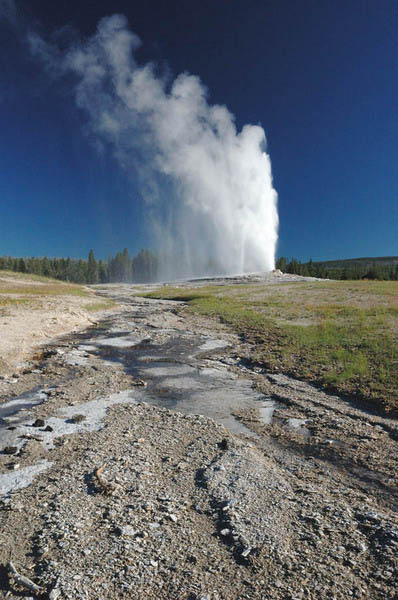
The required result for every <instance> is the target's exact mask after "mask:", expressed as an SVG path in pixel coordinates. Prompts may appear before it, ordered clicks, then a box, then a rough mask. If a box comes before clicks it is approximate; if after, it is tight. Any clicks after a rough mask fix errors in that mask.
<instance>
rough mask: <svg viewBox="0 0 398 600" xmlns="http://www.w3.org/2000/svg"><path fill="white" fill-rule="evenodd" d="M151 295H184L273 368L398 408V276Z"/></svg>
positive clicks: (179, 290) (176, 290) (164, 290)
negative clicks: (225, 325) (377, 279)
mask: <svg viewBox="0 0 398 600" xmlns="http://www.w3.org/2000/svg"><path fill="white" fill-rule="evenodd" d="M147 295H148V296H152V297H159V298H168V299H176V300H177V299H178V300H184V301H186V302H188V306H189V310H191V311H193V312H195V313H199V314H202V315H206V316H210V317H214V318H216V319H219V320H220V321H222V322H223V323H226V324H228V325H230V326H231V327H232V328H233V329H234V330H235V331H236V332H237V333H239V334H240V335H241V336H242V338H243V339H244V340H246V341H248V342H250V343H251V344H252V348H253V351H252V356H251V358H252V360H253V362H255V363H257V364H260V365H263V366H265V367H266V368H267V369H269V370H270V371H281V372H284V373H288V374H291V375H293V376H295V377H297V378H299V379H305V380H308V381H312V382H315V383H318V384H321V385H322V386H324V387H326V388H327V389H330V390H332V391H336V392H340V393H342V392H343V393H345V394H349V395H355V396H358V397H360V398H362V399H364V400H367V401H370V402H372V403H373V404H377V405H378V406H382V407H383V408H384V409H385V410H386V411H393V412H394V413H396V414H397V415H398V282H395V281H322V282H302V283H301V282H300V283H293V284H278V285H262V284H256V285H232V286H207V287H201V288H192V289H187V288H171V287H164V288H161V289H160V290H157V291H155V292H151V293H150V294H147Z"/></svg>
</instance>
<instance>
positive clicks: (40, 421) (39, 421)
mask: <svg viewBox="0 0 398 600" xmlns="http://www.w3.org/2000/svg"><path fill="white" fill-rule="evenodd" d="M44 425H45V423H44V419H36V421H35V422H34V423H32V427H44Z"/></svg>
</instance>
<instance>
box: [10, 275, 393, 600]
mask: <svg viewBox="0 0 398 600" xmlns="http://www.w3.org/2000/svg"><path fill="white" fill-rule="evenodd" d="M100 293H101V294H102V295H105V296H107V297H109V296H110V297H112V298H114V299H115V300H116V301H117V302H118V304H119V305H120V308H119V309H118V310H117V311H114V312H113V313H112V314H109V315H108V316H106V317H105V316H102V317H101V319H99V320H100V322H99V325H98V326H93V327H91V328H90V329H89V330H87V331H82V332H81V333H77V334H72V335H68V336H64V337H62V338H59V339H58V340H56V341H54V342H53V343H51V344H48V345H46V346H45V347H44V352H43V353H42V354H41V356H40V357H39V356H38V357H37V358H36V359H32V358H31V359H30V360H29V362H28V364H25V365H24V367H23V370H22V369H21V370H19V371H18V372H16V373H13V375H16V376H7V377H5V378H4V379H3V380H2V381H1V384H2V386H3V387H2V393H3V401H4V404H3V405H2V406H0V409H1V408H2V407H4V406H7V402H8V403H9V402H10V400H12V399H13V398H16V402H21V400H20V397H21V394H23V393H24V392H27V391H29V390H32V389H35V388H39V389H40V390H42V392H41V393H42V395H43V396H42V399H44V401H43V402H41V403H40V404H38V405H37V406H34V407H33V408H30V409H29V410H28V411H27V412H25V413H23V412H22V413H18V414H17V415H14V416H9V417H6V419H8V420H6V422H5V425H6V426H7V427H8V429H7V428H6V427H4V426H3V428H2V429H0V435H2V436H3V440H2V443H1V444H0V447H1V448H2V449H3V452H2V454H0V473H1V474H0V489H2V491H3V501H2V504H1V509H2V510H0V563H1V565H2V567H1V570H0V597H2V598H19V597H27V596H32V592H31V591H29V590H28V589H26V588H21V587H19V586H18V585H17V584H16V583H15V581H13V580H12V578H10V576H9V572H8V569H7V563H8V562H9V561H10V560H11V561H12V563H13V564H14V565H15V567H16V568H17V570H18V571H19V572H20V573H21V574H23V575H25V576H26V577H28V578H30V579H31V580H32V581H34V582H35V583H36V584H37V585H38V586H40V590H41V591H40V593H39V592H38V594H37V595H38V596H40V597H42V598H57V597H58V598H70V599H72V598H73V599H80V598H81V599H86V598H87V599H90V600H91V599H95V598H101V599H102V598H109V599H116V598H143V599H145V598H148V599H155V598H156V599H161V598H164V599H169V598H170V599H172V598H175V599H177V598H178V599H192V600H193V599H196V598H197V599H200V598H201V599H203V600H204V599H205V598H207V599H209V600H217V599H225V600H227V599H238V598H242V599H243V598H251V599H268V598H269V599H278V600H282V599H291V600H293V599H295V598H297V599H299V598H300V599H301V598H311V599H318V598H322V599H323V598H330V599H332V598H336V599H339V600H340V599H341V600H343V599H346V598H351V597H352V598H363V599H365V598H366V599H373V598H380V599H382V598H383V599H384V598H385V599H387V598H388V599H393V598H396V597H397V582H398V564H397V558H396V557H397V549H398V518H397V512H396V511H397V506H398V482H397V458H396V456H397V453H396V444H397V440H398V428H397V425H396V421H394V420H392V419H387V418H385V417H382V416H379V415H377V414H369V413H368V412H366V410H365V409H364V408H363V407H361V406H359V405H357V404H355V403H353V402H351V403H349V402H348V401H346V400H342V399H340V398H338V397H333V396H330V395H326V394H325V393H323V392H322V391H321V390H318V389H316V388H314V387H311V386H309V385H307V384H305V383H302V382H299V381H296V380H292V379H289V378H287V377H284V376H282V375H275V374H274V375H268V374H267V373H263V372H259V370H258V369H254V368H251V366H250V354H251V348H250V347H249V346H247V345H245V344H243V343H242V342H241V341H240V340H239V339H238V338H237V337H236V336H234V335H232V334H231V333H230V332H229V331H228V330H227V329H226V328H225V327H224V326H222V325H219V324H215V323H212V322H209V321H206V320H204V319H201V318H199V317H197V316H193V315H191V314H188V313H187V312H186V311H185V310H184V308H183V306H182V305H181V304H179V303H172V302H165V301H149V300H143V299H138V298H135V297H134V290H133V289H132V288H129V287H128V286H119V287H116V286H107V287H106V289H103V290H102V291H101V292H100ZM56 302H58V298H57V299H56ZM56 306H57V310H58V311H59V310H60V311H61V313H62V310H63V309H62V308H61V307H62V305H61V304H56ZM20 309H21V307H18V310H20ZM48 310H49V309H48V308H47V318H49V319H51V313H49V312H48ZM26 314H27V313H24V312H16V313H13V320H14V321H18V319H19V318H21V315H23V318H25V319H26ZM18 315H19V316H18ZM58 318H60V315H58ZM90 318H92V317H90ZM95 320H98V317H97V315H95ZM25 322H26V321H25ZM80 325H83V321H82V322H81V323H80ZM14 326H15V327H17V325H16V324H14ZM75 326H77V324H76V325H72V327H75ZM20 327H21V331H23V326H20ZM64 331H65V329H64ZM33 337H34V336H33ZM32 339H33V338H31V340H32ZM110 340H111V345H107V344H109V343H110ZM214 340H218V341H220V340H225V342H226V344H228V345H227V346H224V347H222V346H221V345H219V346H218V347H217V344H214V343H213V345H212V342H214ZM34 341H36V340H34ZM203 342H204V343H203ZM112 344H113V345H112ZM197 344H199V345H200V346H199V347H201V348H202V350H201V351H200V352H197ZM205 344H207V346H205ZM203 347H205V348H207V349H204V350H203ZM162 353H163V355H164V356H165V358H164V361H163V362H161V361H160V362H159V356H161V355H162ZM145 357H147V358H145ZM138 359H139V360H138ZM25 360H26V354H25ZM167 360H168V361H169V362H168V363H167V364H166V362H167ZM151 361H152V362H151ZM141 363H142V365H143V367H142V368H141V367H139V366H138V367H137V365H139V364H141ZM133 364H134V368H132V365H133ZM148 364H152V365H153V370H152V371H151V370H150V369H147V367H148ZM164 368H167V369H169V371H168V373H169V374H168V375H167V377H164V378H160V375H159V373H160V371H159V369H164ZM137 369H138V370H137ZM140 369H141V370H140ZM142 369H143V370H142ZM145 369H147V371H145ZM156 369H158V370H157V371H156ZM173 369H174V370H173ZM197 372H198V373H199V374H201V373H202V372H203V373H206V375H207V376H208V377H210V380H211V381H212V382H213V383H212V384H211V386H210V392H211V393H210V395H211V394H213V399H214V402H218V403H220V411H221V408H222V411H225V406H224V404H225V405H228V402H229V401H231V402H232V399H233V398H232V396H233V390H234V389H237V388H239V385H242V386H243V388H242V389H246V388H244V385H246V382H247V384H248V385H249V388H253V390H254V391H255V393H256V394H260V395H261V394H262V395H263V400H264V402H265V403H266V402H269V406H270V407H271V412H272V413H273V414H272V417H273V418H272V420H271V422H270V423H268V424H267V423H265V422H264V421H265V419H264V407H266V404H264V402H262V401H254V400H253V401H250V402H249V401H248V402H247V403H246V402H245V401H244V400H242V402H241V406H240V408H239V407H236V408H235V409H234V413H235V415H236V418H237V419H238V421H239V423H241V424H242V426H245V428H247V429H245V428H243V431H244V432H245V433H247V435H244V434H242V433H241V434H239V433H238V434H233V433H231V431H230V430H229V429H227V428H225V427H224V426H223V425H222V424H220V422H216V420H215V419H214V418H209V417H208V416H203V415H196V414H194V413H195V407H192V410H191V409H190V407H189V406H188V405H187V404H186V403H185V404H184V398H185V395H187V396H188V395H189V393H192V390H190V389H189V386H191V387H195V385H197V386H199V385H200V386H202V387H200V388H198V389H199V391H200V393H201V394H202V393H205V392H204V391H203V390H205V388H206V385H207V384H203V383H202V380H201V379H200V378H199V383H198V376H197ZM142 373H146V374H147V377H146V380H144V378H143V377H141V374H142ZM151 373H152V375H150V374H151ZM156 373H157V375H156ZM194 375H195V377H194ZM178 377H179V378H180V379H178ZM190 377H191V379H189V378H190ZM211 378H213V379H211ZM210 380H209V381H210ZM221 380H222V381H223V382H225V385H226V386H230V387H228V388H225V389H228V390H229V392H228V394H229V397H228V394H226V395H227V397H226V398H223V399H222V398H221V396H220V393H219V390H220V389H222V387H220V386H221V384H220V383H218V384H217V385H218V386H219V387H216V386H215V384H214V381H217V382H219V381H221ZM145 384H147V385H145ZM178 385H180V388H181V389H182V388H183V389H185V390H186V391H185V392H184V393H183V394H180V392H181V389H179V388H178ZM223 385H224V384H223ZM173 386H174V387H173ZM184 386H185V387H184ZM249 388H248V389H249ZM231 390H232V391H231ZM198 393H199V392H196V394H198ZM159 397H160V399H162V398H163V399H164V401H165V404H164V406H165V407H163V408H162V407H159ZM195 397H196V396H195ZM206 397H207V396H206ZM175 398H178V403H177V405H176V406H175V407H174V410H171V409H170V408H169V405H170V404H169V403H170V401H171V400H173V399H175ZM220 398H221V399H220ZM30 399H32V398H31V397H30ZM25 400H26V397H25ZM166 400H167V402H166ZM156 402H157V403H158V405H156V406H155V405H153V404H154V403H156ZM203 406H204V404H203ZM179 409H180V410H179ZM209 410H210V409H209ZM222 411H221V412H220V415H221V416H223V415H224V412H222ZM269 412H270V411H268V416H269ZM102 413H104V414H103V415H102ZM216 416H217V415H216ZM38 418H39V419H42V423H41V424H39V425H38V426H37V427H32V425H33V423H34V422H35V420H36V419H38ZM289 419H298V421H294V422H293V423H294V424H295V425H296V426H295V427H294V426H289V423H290V424H291V423H292V422H291V421H289ZM221 421H222V419H221ZM39 423H40V422H39ZM239 423H238V425H239ZM3 425H4V423H3ZM49 426H50V428H51V430H47V431H46V427H47V428H48V427H49ZM10 427H11V429H10ZM237 430H238V429H237ZM250 434H252V435H251V437H249V435H250ZM253 434H254V435H253ZM7 446H8V447H9V448H10V447H12V446H14V447H15V449H16V452H15V454H7V453H6V452H5V450H6V447H7ZM44 461H47V462H44ZM37 466H39V467H40V468H42V471H41V472H40V473H37V474H36V475H35V476H33V483H32V484H31V485H30V486H28V487H21V488H20V489H17V487H18V482H19V483H20V484H21V485H22V484H23V483H26V480H27V477H28V476H29V468H32V467H36V468H37ZM100 467H103V469H100V470H99V471H98V469H99V468H100ZM18 478H19V479H18Z"/></svg>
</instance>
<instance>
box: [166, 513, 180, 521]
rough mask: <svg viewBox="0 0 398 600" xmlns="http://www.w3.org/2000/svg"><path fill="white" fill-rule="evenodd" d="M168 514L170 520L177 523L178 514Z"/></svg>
mask: <svg viewBox="0 0 398 600" xmlns="http://www.w3.org/2000/svg"><path fill="white" fill-rule="evenodd" d="M167 516H168V517H169V519H170V521H173V523H177V521H178V517H177V515H173V514H172V513H170V514H169V515H167Z"/></svg>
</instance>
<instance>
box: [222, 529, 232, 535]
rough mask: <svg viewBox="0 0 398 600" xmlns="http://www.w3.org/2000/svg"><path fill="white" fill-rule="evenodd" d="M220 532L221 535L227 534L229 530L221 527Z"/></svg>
mask: <svg viewBox="0 0 398 600" xmlns="http://www.w3.org/2000/svg"><path fill="white" fill-rule="evenodd" d="M220 533H221V535H223V536H227V535H229V534H230V533H231V530H230V529H221V531H220Z"/></svg>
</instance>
